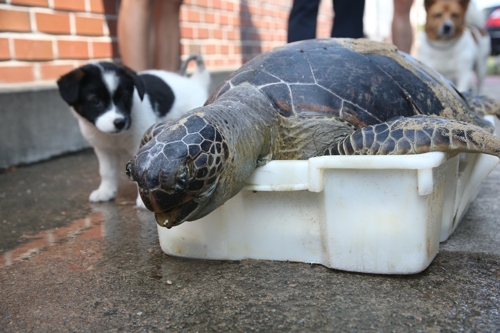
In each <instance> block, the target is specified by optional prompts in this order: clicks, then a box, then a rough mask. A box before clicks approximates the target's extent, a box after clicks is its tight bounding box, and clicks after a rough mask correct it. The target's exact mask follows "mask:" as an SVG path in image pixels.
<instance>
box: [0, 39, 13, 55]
mask: <svg viewBox="0 0 500 333" xmlns="http://www.w3.org/2000/svg"><path fill="white" fill-rule="evenodd" d="M9 59H11V56H10V49H9V39H8V38H0V60H9Z"/></svg>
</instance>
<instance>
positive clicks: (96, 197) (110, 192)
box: [89, 187, 116, 202]
mask: <svg viewBox="0 0 500 333" xmlns="http://www.w3.org/2000/svg"><path fill="white" fill-rule="evenodd" d="M115 197H116V190H115V189H111V188H105V187H104V188H103V187H99V188H98V189H97V190H94V191H92V193H90V197H89V201H90V202H102V201H109V200H112V199H114V198H115Z"/></svg>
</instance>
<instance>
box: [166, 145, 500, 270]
mask: <svg viewBox="0 0 500 333" xmlns="http://www.w3.org/2000/svg"><path fill="white" fill-rule="evenodd" d="M498 161H499V159H498V158H497V157H495V156H489V155H484V154H461V155H459V156H455V157H453V158H447V155H446V154H444V153H439V152H434V153H427V154H421V155H410V156H324V157H316V158H311V159H309V160H308V161H272V162H270V163H268V164H267V165H265V166H263V167H260V168H258V169H257V170H256V171H255V173H254V174H253V176H252V177H251V179H250V180H249V182H248V184H247V186H246V187H245V189H244V190H243V191H241V192H240V193H239V194H238V195H236V196H235V197H234V198H232V199H231V200H229V201H228V202H227V203H226V204H224V205H223V206H222V207H219V208H218V209H217V210H215V211H214V212H212V213H211V214H209V215H208V216H206V217H204V218H202V219H200V220H197V221H193V222H186V223H184V224H182V225H180V226H178V227H174V228H172V229H166V228H162V227H158V232H159V239H160V245H161V248H162V250H163V251H164V252H165V253H166V254H169V255H174V256H181V257H189V258H202V259H217V260H241V259H247V258H251V259H267V260H286V261H298V262H306V263H319V264H323V265H325V266H327V267H330V268H335V269H341V270H347V271H355V272H364V273H380V274H411V273H417V272H420V271H422V270H424V269H425V268H427V266H428V265H429V264H430V263H431V261H432V259H433V258H434V257H435V256H436V254H437V252H438V248H439V242H440V241H444V240H446V239H447V238H448V237H449V236H450V235H451V233H452V232H453V231H454V230H455V228H456V227H457V225H458V223H459V222H460V220H461V218H462V216H463V215H464V213H465V212H466V210H467V207H468V205H469V204H470V202H472V201H473V200H474V199H475V197H476V196H477V193H478V192H479V188H480V186H481V182H482V181H483V180H484V179H485V178H486V177H487V176H488V174H489V173H490V172H491V171H492V170H493V169H494V168H495V166H496V165H497V164H498Z"/></svg>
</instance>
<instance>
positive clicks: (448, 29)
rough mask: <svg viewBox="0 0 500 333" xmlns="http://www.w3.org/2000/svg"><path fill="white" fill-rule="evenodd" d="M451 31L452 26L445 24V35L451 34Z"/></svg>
mask: <svg viewBox="0 0 500 333" xmlns="http://www.w3.org/2000/svg"><path fill="white" fill-rule="evenodd" d="M450 31H451V24H445V25H443V32H444V33H445V34H447V33H449V32H450Z"/></svg>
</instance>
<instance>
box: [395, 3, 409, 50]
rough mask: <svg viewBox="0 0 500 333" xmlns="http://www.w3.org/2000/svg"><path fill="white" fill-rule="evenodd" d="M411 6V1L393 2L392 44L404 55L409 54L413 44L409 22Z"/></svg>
mask: <svg viewBox="0 0 500 333" xmlns="http://www.w3.org/2000/svg"><path fill="white" fill-rule="evenodd" d="M412 5H413V0H394V16H393V18H392V43H393V44H394V45H396V46H397V47H398V49H400V50H401V51H403V52H406V53H410V51H411V45H412V44H413V30H412V28H411V22H410V10H411V6H412Z"/></svg>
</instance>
